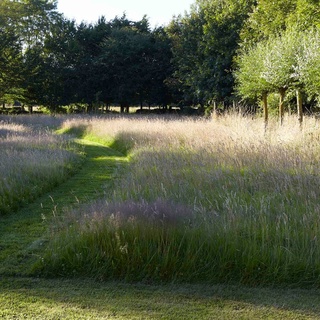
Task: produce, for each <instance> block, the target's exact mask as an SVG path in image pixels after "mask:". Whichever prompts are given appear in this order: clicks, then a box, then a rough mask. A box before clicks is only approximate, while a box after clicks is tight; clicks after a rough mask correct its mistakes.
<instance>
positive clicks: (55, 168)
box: [0, 121, 80, 214]
mask: <svg viewBox="0 0 320 320" xmlns="http://www.w3.org/2000/svg"><path fill="white" fill-rule="evenodd" d="M0 148H1V157H0V177H1V183H0V214H6V213H11V212H13V211H14V210H16V209H17V208H18V207H19V206H21V205H23V204H26V203H28V202H29V201H31V200H33V199H34V198H36V197H37V196H39V195H40V194H42V193H43V192H44V191H46V190H49V189H50V188H52V187H53V186H55V185H57V184H58V183H60V182H61V181H63V180H65V179H66V176H67V175H68V174H70V172H71V171H72V170H74V169H75V167H76V166H77V165H78V163H79V161H80V157H79V154H77V153H76V147H75V144H73V143H72V142H71V140H69V139H67V138H66V137H62V136H57V135H54V134H53V133H52V132H51V131H49V130H48V129H45V128H40V127H38V128H37V129H35V128H34V127H32V126H30V125H23V124H21V123H20V124H17V123H14V122H8V121H7V122H5V121H2V122H0Z"/></svg>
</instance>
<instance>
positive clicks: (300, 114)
mask: <svg viewBox="0 0 320 320" xmlns="http://www.w3.org/2000/svg"><path fill="white" fill-rule="evenodd" d="M297 110H298V121H299V124H300V128H301V127H302V122H303V112H302V95H301V91H300V90H299V89H297Z"/></svg>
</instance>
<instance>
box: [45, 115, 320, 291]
mask: <svg viewBox="0 0 320 320" xmlns="http://www.w3.org/2000/svg"><path fill="white" fill-rule="evenodd" d="M64 126H65V128H77V127H79V126H85V128H86V134H87V136H90V135H91V136H95V137H96V138H98V139H101V140H108V141H113V143H114V145H115V146H116V147H118V148H122V149H123V150H125V151H126V152H127V153H128V154H129V156H130V158H131V164H130V166H129V170H128V171H127V172H126V174H125V175H123V176H122V177H121V178H120V179H118V180H117V181H116V183H115V188H114V190H113V192H112V193H108V194H107V196H106V199H102V200H100V201H99V202H97V203H93V204H91V205H90V206H88V207H85V208H82V209H81V210H80V211H78V212H72V213H68V214H67V218H66V219H65V220H64V221H62V222H61V224H60V225H59V227H58V228H57V230H58V231H55V232H54V233H53V234H54V236H53V238H54V239H53V240H52V245H51V246H50V247H49V248H48V250H47V253H46V255H45V256H44V257H43V261H42V268H43V269H44V270H45V272H47V273H48V274H65V275H70V274H74V275H86V276H94V277H97V278H101V279H105V278H115V277H116V278H121V279H128V280H139V281H142V280H145V281H152V280H160V281H161V280H165V281H207V282H217V281H223V282H241V283H246V284H280V283H287V284H295V285H317V286H318V285H319V284H320V278H319V277H320V247H319V236H320V202H319V199H320V162H319V160H320V159H319V158H320V148H319V142H320V125H319V122H318V121H317V120H316V119H314V118H312V117H310V118H306V119H305V122H304V126H303V128H300V127H299V124H298V123H297V121H296V120H295V119H293V118H291V117H288V118H287V119H286V121H285V125H284V126H282V127H279V126H278V124H277V123H276V121H274V122H273V121H271V122H270V124H269V127H268V130H267V132H266V131H265V128H264V124H263V122H262V120H261V119H255V118H254V119H252V118H249V117H243V116H240V115H238V114H229V115H226V116H223V117H219V118H212V119H206V120H204V119H198V120H192V119H165V118H148V117H146V118H138V117H112V118H90V119H88V118H87V119H82V120H80V119H71V120H67V121H65V122H64Z"/></svg>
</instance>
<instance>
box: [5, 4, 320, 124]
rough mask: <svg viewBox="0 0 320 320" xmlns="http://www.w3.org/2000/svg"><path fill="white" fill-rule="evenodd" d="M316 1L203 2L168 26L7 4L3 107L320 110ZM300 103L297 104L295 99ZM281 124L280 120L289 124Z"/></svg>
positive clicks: (45, 6)
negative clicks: (76, 17)
mask: <svg viewBox="0 0 320 320" xmlns="http://www.w3.org/2000/svg"><path fill="white" fill-rule="evenodd" d="M319 8H320V6H319V1H318V0H274V1H268V0H196V1H195V3H194V4H193V5H192V6H191V7H190V10H189V12H186V13H185V14H184V15H179V16H177V17H173V18H172V21H171V22H170V23H169V24H168V25H167V26H160V27H156V28H153V29H152V28H151V27H150V24H149V21H148V19H147V18H146V16H144V17H143V18H142V19H141V20H139V21H130V20H129V19H128V18H127V17H126V15H125V14H124V15H122V16H121V17H118V16H117V17H115V18H114V19H112V20H110V21H107V20H106V19H105V17H104V16H101V17H100V18H99V19H98V21H97V22H95V23H91V24H88V23H85V22H83V23H80V24H77V23H76V22H75V21H73V20H69V19H67V18H65V17H64V16H63V15H62V14H61V13H59V12H58V11H57V1H54V0H2V1H1V3H0V101H1V102H2V103H3V105H4V104H5V103H7V102H10V101H13V100H16V101H20V102H21V103H22V104H24V105H26V106H29V107H30V108H32V106H35V105H41V106H45V107H46V108H47V109H49V110H50V111H53V112H58V111H61V110H62V109H63V108H64V109H65V106H68V108H80V109H82V110H87V111H93V110H95V109H98V108H99V109H101V108H108V107H109V106H111V105H118V106H120V108H121V111H128V110H129V107H130V106H133V105H134V106H140V107H141V108H142V107H144V106H148V107H150V106H158V107H161V108H163V109H166V108H169V107H172V106H177V107H181V108H182V107H184V106H193V107H196V108H197V109H198V111H199V112H201V113H203V112H205V111H206V110H207V111H208V110H211V109H212V108H214V109H221V110H225V109H228V108H229V107H230V106H233V105H241V106H242V107H243V108H246V109H248V110H251V111H254V112H255V111H257V110H260V108H259V106H260V105H261V106H262V109H263V110H264V115H265V120H266V122H267V119H268V110H269V109H270V108H271V110H273V111H274V110H275V107H274V106H275V104H276V103H275V101H276V100H279V102H278V103H277V104H278V106H277V110H278V113H279V115H280V120H281V119H282V118H283V113H284V108H285V106H286V107H287V108H290V110H291V111H292V112H294V111H297V112H298V114H299V119H300V121H302V114H303V111H304V110H303V109H307V108H308V110H311V111H313V110H316V109H317V107H318V103H319V101H318V100H319V92H320V90H319V89H320V71H319V70H320V68H319V65H320V64H319V61H320V50H319V47H320V36H319V26H320V9H319ZM293 101H294V102H293ZM281 121H282V120H281Z"/></svg>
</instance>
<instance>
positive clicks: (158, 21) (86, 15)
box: [58, 0, 195, 27]
mask: <svg viewBox="0 0 320 320" xmlns="http://www.w3.org/2000/svg"><path fill="white" fill-rule="evenodd" d="M193 3H195V0H157V1H152V0H149V1H148V0H80V1H79V0H58V11H59V12H61V13H63V14H64V15H65V17H67V18H69V19H75V20H76V21H77V22H78V23H80V22H82V21H85V22H88V23H91V22H97V21H98V19H99V17H101V16H105V17H106V19H107V20H112V19H113V18H114V17H115V16H118V17H121V16H122V14H123V13H124V12H125V13H126V16H127V18H128V19H129V20H133V21H139V20H141V19H142V17H143V16H144V15H145V14H146V15H147V18H148V19H149V22H150V25H151V27H156V26H161V25H167V24H168V23H169V22H170V21H171V19H172V17H173V16H174V15H176V16H177V15H179V14H182V15H183V14H184V12H185V11H187V12H189V11H190V6H191V5H192V4H193Z"/></svg>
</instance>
